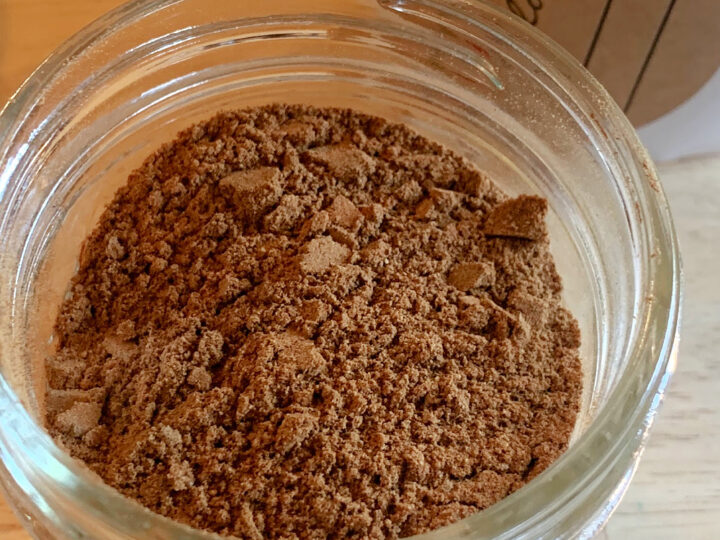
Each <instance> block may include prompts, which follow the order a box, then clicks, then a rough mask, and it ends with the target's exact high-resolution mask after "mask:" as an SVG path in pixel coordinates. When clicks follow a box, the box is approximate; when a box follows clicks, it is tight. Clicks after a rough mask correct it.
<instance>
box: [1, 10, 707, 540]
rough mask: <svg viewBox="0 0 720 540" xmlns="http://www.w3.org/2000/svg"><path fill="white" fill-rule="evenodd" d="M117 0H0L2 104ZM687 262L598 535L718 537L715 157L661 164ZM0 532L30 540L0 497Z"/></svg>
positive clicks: (615, 538) (613, 538)
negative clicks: (661, 379) (643, 422)
mask: <svg viewBox="0 0 720 540" xmlns="http://www.w3.org/2000/svg"><path fill="white" fill-rule="evenodd" d="M120 3H121V2H120V1H119V0H93V1H88V0H0V103H4V102H5V101H6V100H7V99H9V98H10V96H11V95H12V92H13V91H14V90H15V89H16V88H17V87H18V86H19V85H20V84H21V83H22V81H23V80H24V79H25V78H26V77H27V76H28V75H29V74H30V73H31V72H32V70H33V69H34V68H35V67H36V66H37V65H38V64H39V63H40V62H41V61H42V60H43V59H44V58H45V57H46V56H47V55H48V54H49V53H50V52H51V51H52V50H53V49H54V48H55V47H57V46H58V45H59V44H60V43H61V42H62V41H63V40H65V39H67V38H68V37H69V36H71V35H72V34H73V33H75V32H76V31H77V30H79V29H80V28H82V27H83V26H84V25H85V24H87V23H88V22H90V21H91V20H93V19H94V18H96V17H97V16H99V15H100V14H102V13H103V12H105V11H107V10H109V9H112V8H114V7H116V6H117V5H119V4H120ZM661 179H662V181H663V184H664V186H665V188H666V190H667V192H668V196H669V198H670V201H671V204H672V206H673V210H674V213H675V220H676V225H677V227H678V231H679V235H680V241H681V244H682V249H683V255H684V262H685V276H686V277H685V282H686V295H685V308H684V324H683V330H682V342H681V348H680V357H679V364H678V369H677V373H676V375H675V377H674V378H673V381H672V384H671V386H670V390H669V392H668V396H667V398H666V402H665V404H664V406H663V408H662V410H661V412H660V415H659V417H658V418H657V421H656V425H655V426H654V428H653V433H652V436H651V438H650V442H649V445H648V448H647V450H646V451H645V455H644V456H643V460H642V462H641V464H640V467H639V469H638V472H637V474H636V476H635V479H634V480H633V483H632V485H631V486H630V489H629V491H628V493H627V495H626V496H625V499H624V500H623V502H622V503H621V504H620V507H619V508H618V510H617V512H616V513H615V515H614V516H613V517H612V518H611V520H610V522H609V524H608V526H607V527H606V529H605V530H604V531H603V532H602V533H600V535H599V536H600V538H605V539H610V540H621V539H631V540H640V539H643V540H644V539H648V540H649V539H658V540H662V539H668V540H670V539H675V538H687V539H693V540H705V539H707V540H711V539H715V538H720V398H718V394H719V390H718V389H719V388H720V364H718V362H717V360H716V356H717V352H718V351H720V284H719V283H720V282H718V279H717V276H718V275H720V251H719V250H718V248H717V246H718V238H720V210H718V209H720V157H715V158H705V159H701V160H693V161H682V162H677V163H673V164H666V165H665V166H663V167H661ZM0 538H2V539H3V540H28V539H29V536H28V535H27V533H25V531H24V530H23V529H22V527H21V526H20V525H19V524H18V522H17V520H16V519H15V516H14V515H13V514H12V512H11V511H10V509H9V508H8V507H7V505H5V504H4V503H3V502H2V500H0Z"/></svg>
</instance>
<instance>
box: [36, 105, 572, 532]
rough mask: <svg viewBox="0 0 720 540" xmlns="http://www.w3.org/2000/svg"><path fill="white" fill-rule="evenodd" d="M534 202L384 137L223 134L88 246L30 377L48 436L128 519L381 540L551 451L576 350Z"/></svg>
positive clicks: (276, 116) (156, 182) (413, 144)
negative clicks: (106, 490)
mask: <svg viewBox="0 0 720 540" xmlns="http://www.w3.org/2000/svg"><path fill="white" fill-rule="evenodd" d="M545 212H546V202H545V201H544V200H543V199H541V198H538V197H529V196H521V197H518V198H515V199H508V198H507V197H506V196H505V195H504V194H503V193H502V192H500V191H499V190H498V189H497V188H496V187H495V186H494V185H493V184H492V183H491V182H490V181H489V180H488V179H487V178H485V177H484V176H483V175H482V174H481V173H479V172H478V171H476V170H475V169H473V168H472V167H470V166H469V165H468V164H467V163H466V162H465V161H463V160H462V159H460V158H458V157H457V156H456V155H454V154H453V153H451V152H449V151H448V150H446V149H444V148H443V147H441V146H440V145H438V144H435V143H432V142H430V141H428V140H426V139H424V138H423V137H420V136H418V135H416V134H414V133H412V132H411V131H410V130H408V129H407V128H406V127H404V126H402V125H395V124H390V123H387V122H386V121H384V120H382V119H379V118H374V117H370V116H365V115H362V114H358V113H356V112H353V111H350V110H337V109H315V108H311V107H300V106H281V105H276V106H269V107H262V108H256V109H250V110H245V111H241V112H230V113H222V114H219V115H217V116H215V117H214V118H212V119H211V120H209V121H207V122H203V123H201V124H198V125H196V126H194V127H192V128H191V129H188V130H186V131H184V132H182V133H181V134H180V135H179V137H178V138H177V139H176V140H175V141H173V142H171V143H170V144H166V145H165V146H163V147H162V148H161V149H160V150H159V151H158V152H157V153H156V154H154V155H153V156H151V157H150V158H148V159H147V161H146V162H145V163H144V164H143V165H142V167H140V168H139V169H138V170H137V171H135V172H133V173H132V174H131V176H130V178H129V182H128V184H127V185H126V186H125V187H123V188H122V189H120V190H119V192H118V193H117V195H116V197H115V199H114V200H113V202H112V203H111V204H110V205H109V207H108V208H107V210H106V211H105V213H104V214H103V216H102V218H101V220H100V223H99V225H98V226H97V228H96V229H95V231H94V232H93V233H92V235H91V236H90V237H89V238H88V239H87V241H86V243H85V245H84V248H83V251H82V255H81V260H80V268H79V271H78V273H77V275H76V276H75V278H74V279H73V282H72V286H71V294H70V296H69V298H68V299H67V300H66V302H65V303H64V305H63V306H62V310H61V313H60V315H59V317H58V320H57V333H58V336H59V346H58V350H57V354H56V355H55V356H54V357H53V358H50V359H49V360H48V362H47V375H48V391H47V419H46V420H47V425H48V428H49V430H50V432H51V434H52V435H53V436H54V437H55V438H56V439H57V440H58V441H59V442H60V443H61V444H62V445H64V446H65V448H67V449H68V450H69V452H70V453H71V454H72V455H73V456H75V457H77V458H79V459H81V460H83V461H84V462H85V463H86V464H87V465H88V466H89V467H90V468H91V469H92V470H93V471H95V472H96V473H97V474H98V475H100V476H101V477H102V478H103V479H104V480H105V481H106V482H107V483H108V484H110V485H111V486H114V487H115V488H117V489H118V490H119V491H121V492H122V493H124V494H125V495H127V496H128V497H130V498H133V499H135V500H137V501H139V502H140V503H141V504H143V505H145V506H147V507H148V508H150V509H151V510H154V511H155V512H158V513H160V514H163V515H165V516H169V517H171V518H173V519H176V520H178V521H181V522H184V523H187V524H190V525H192V526H195V527H198V528H202V529H207V530H210V531H216V532H219V533H221V534H226V535H236V536H238V537H242V538H262V537H267V538H325V537H328V538H341V537H356V538H385V537H387V538H395V537H399V536H407V535H411V534H415V533H420V532H423V531H427V530H430V529H434V528H436V527H440V526H442V525H446V524H449V523H451V522H453V521H455V520H458V519H460V518H462V517H465V516H467V515H469V514H472V513H474V512H477V511H478V510H481V509H483V508H486V507H488V506H490V505H491V504H493V503H495V502H496V501H498V500H500V499H502V498H503V497H505V496H506V495H508V494H509V493H511V492H512V491H514V490H516V489H518V488H519V487H520V486H522V485H523V484H525V483H526V482H528V481H529V480H530V479H532V478H533V477H534V476H536V475H537V474H538V473H539V472H541V471H542V470H543V469H545V468H546V467H547V466H548V465H549V464H550V463H551V462H552V461H553V460H555V459H556V458H557V457H558V456H559V455H560V454H561V453H562V452H563V451H564V450H565V448H566V447H567V444H568V439H569V437H570V434H571V432H572V430H573V427H574V424H575V419H576V415H577V412H578V407H579V400H580V394H581V368H580V361H579V358H578V346H579V340H580V336H579V331H578V326H577V323H576V321H575V320H574V319H573V317H572V316H571V315H570V314H569V313H568V311H566V310H565V309H563V308H562V307H561V306H560V292H561V283H560V278H559V277H558V275H557V273H556V271H555V267H554V264H553V261H552V259H551V257H550V253H549V251H548V239H547V233H546V229H545V224H544V215H545Z"/></svg>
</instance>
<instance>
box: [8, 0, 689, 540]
mask: <svg viewBox="0 0 720 540" xmlns="http://www.w3.org/2000/svg"><path fill="white" fill-rule="evenodd" d="M271 102H287V103H305V104H313V105H319V106H338V107H352V108H355V109H358V110H360V111H362V112H365V113H369V114H375V115H379V116H383V117H386V118H388V119H389V120H392V121H397V122H403V123H405V124H407V125H408V126H410V127H411V128H413V129H415V130H416V131H418V132H420V133H421V134H423V135H425V136H427V137H428V138H430V139H432V140H436V141H438V142H441V143H443V144H444V145H446V146H447V147H449V148H451V149H452V150H454V151H455V152H457V153H459V154H461V155H463V156H465V157H466V158H467V159H469V160H470V161H471V162H473V163H474V164H475V165H476V166H477V167H478V168H480V169H481V170H483V171H485V172H487V173H488V175H489V176H490V177H491V178H492V179H493V180H494V181H496V182H497V183H498V184H499V185H500V187H501V188H503V189H504V190H505V191H507V192H508V193H510V194H516V193H521V192H522V193H538V194H541V195H543V196H544V197H546V198H547V199H548V201H549V203H550V207H551V212H550V216H549V228H550V235H551V241H552V250H553V254H554V257H555V261H556V263H557V266H558V271H559V272H560V274H561V276H562V277H563V280H564V285H565V292H564V297H565V301H566V304H567V306H568V307H569V308H570V309H571V311H573V313H574V314H575V315H576V317H577V318H578V320H579V321H580V324H581V330H582V332H583V346H582V349H581V355H582V358H583V367H584V370H585V392H584V398H583V407H582V411H581V415H580V417H579V420H578V426H577V429H576V433H575V434H574V436H573V440H572V442H571V446H570V449H569V450H568V451H567V452H566V454H565V455H563V456H562V457H561V458H560V459H559V460H558V461H557V462H556V463H555V464H553V465H552V466H551V467H550V468H549V469H548V470H546V471H545V472H544V473H542V474H541V475H539V476H538V477H537V478H536V479H534V480H533V481H532V482H531V483H530V484H528V485H527V486H525V487H523V488H522V489H520V490H518V491H517V492H516V493H514V494H512V495H511V496H509V497H507V498H506V499H504V500H503V501H501V502H500V503H498V504H496V505H495V506H493V507H491V508H490V509H488V510H486V511H483V512H481V513H479V514H476V515H474V516H471V517H469V518H467V519H465V520H462V521H460V522H458V523H456V524H453V525H451V526H449V527H446V528H444V529H442V530H441V531H437V532H433V533H429V534H427V535H425V536H427V537H428V538H448V537H454V538H465V537H467V538H470V537H472V538H540V537H548V538H550V537H552V538H561V537H562V538H565V537H567V538H571V537H575V536H588V535H590V534H592V532H593V531H594V530H596V529H597V528H598V527H600V526H601V525H602V524H603V523H604V522H605V520H606V519H607V517H608V516H609V514H610V513H611V512H612V510H613V509H614V507H615V506H616V504H617V502H618V501H619V498H620V497H621V495H622V493H623V492H624V489H625V488H626V486H627V483H628V482H629V480H630V478H631V476H632V473H633V471H634V468H635V466H636V464H637V460H638V459H639V456H640V453H641V450H642V447H643V444H644V440H645V437H646V434H647V432H648V429H649V427H650V425H651V424H652V421H653V417H654V414H655V411H656V410H657V407H658V404H659V402H660V399H661V397H662V394H663V391H664V388H665V385H666V383H667V379H668V377H669V375H670V373H671V372H672V368H673V362H674V351H675V342H676V339H677V323H678V312H679V296H680V293H679V281H680V268H679V256H678V253H677V244H676V240H675V235H674V231H673V228H672V223H671V219H670V215H669V211H668V207H667V204H666V201H665V199H664V197H663V195H662V192H661V189H660V187H659V185H658V182H657V179H656V176H655V172H654V169H653V165H652V163H651V162H650V161H649V159H648V157H647V155H646V153H645V151H644V150H643V149H642V147H641V145H640V144H639V142H638V140H637V137H636V135H635V133H634V130H633V129H632V128H631V126H630V125H629V124H628V122H627V120H626V119H625V117H624V116H623V114H622V113H621V112H620V110H619V109H618V108H617V106H616V105H615V104H614V103H613V102H612V100H611V98H610V97H609V96H608V95H607V93H606V92H605V91H604V90H603V89H602V88H601V87H600V86H599V85H598V84H597V82H596V81H594V79H592V77H591V76H590V75H589V74H588V73H587V72H586V71H585V70H584V69H583V68H582V67H581V66H580V65H579V64H578V63H577V62H576V61H575V60H574V59H572V58H571V57H569V55H568V54H567V53H565V52H564V51H562V50H561V49H559V48H558V47H557V46H556V45H554V44H553V43H552V42H550V41H549V40H548V38H546V37H544V36H543V35H542V34H540V33H539V32H537V31H535V30H534V29H533V28H532V27H530V26H528V25H526V24H525V23H524V22H522V21H520V20H517V19H515V18H512V17H511V16H508V15H506V14H503V13H501V12H500V11H498V10H496V9H495V8H492V7H489V6H486V5H484V4H481V3H473V4H469V3H467V2H463V1H444V2H434V1H430V0H425V1H422V0H381V1H373V0H347V1H344V2H335V1H330V0H325V1H322V0H316V1H310V0H302V1H300V0H298V1H296V2H282V1H279V0H265V1H263V2H253V3H249V2H242V3H240V2H224V3H212V2H207V1H204V0H173V1H165V2H151V1H139V2H134V3H130V4H127V5H126V6H124V7H122V8H120V9H118V10H116V11H114V12H112V13H110V14H108V15H106V16H105V17H103V18H102V19H100V20H98V21H97V22H95V23H93V24H92V25H91V26H89V27H88V28H86V29H85V30H83V31H82V32H81V33H80V34H78V35H76V36H75V37H74V38H72V39H71V40H70V41H68V42H67V43H66V44H65V45H63V47H61V48H60V49H59V50H58V51H57V52H56V53H55V54H54V55H53V56H52V57H50V58H49V59H48V60H47V61H46V62H45V63H44V64H43V65H42V66H41V67H40V68H39V69H38V70H37V71H36V72H35V73H34V74H33V76H32V77H31V78H30V79H29V80H28V81H27V82H26V83H25V85H24V86H23V87H22V88H21V89H20V90H19V91H18V93H16V95H15V96H14V97H13V98H12V100H11V101H10V103H9V104H8V105H7V106H6V108H5V109H4V111H3V112H2V115H0V370H1V376H2V379H1V380H0V457H1V458H2V461H3V463H4V467H3V470H2V471H0V472H1V474H0V476H1V477H2V484H3V485H4V488H5V490H6V492H7V493H8V494H9V497H10V499H11V501H12V503H13V504H14V505H15V507H16V509H18V510H19V512H20V513H21V517H22V518H23V519H25V520H26V521H27V522H28V523H30V525H31V527H33V528H34V530H35V531H36V535H37V536H38V537H57V538H80V537H87V536H89V537H93V538H108V539H112V538H126V537H128V536H130V537H136V538H154V539H164V538H167V539H170V538H173V539H178V538H188V539H190V538H213V537H215V536H213V535H210V534H206V533H201V532H199V531H195V530H192V529H190V528H188V527H185V526H183V525H180V524H177V523H174V522H172V521H170V520H168V519H166V518H163V517H160V516H157V515H155V514H153V513H151V512H149V511H148V510H146V509H144V508H142V507H140V506H139V505H137V504H136V503H134V502H132V501H130V500H128V499H125V498H123V497H122V496H121V495H120V494H118V493H117V492H115V491H114V490H112V489H111V488H109V487H107V486H105V485H104V484H102V483H101V482H100V481H99V480H98V479H97V478H96V477H94V476H92V475H91V474H90V473H89V472H87V471H86V470H84V469H83V467H82V466H81V465H79V464H78V463H77V462H75V461H73V460H72V459H71V458H70V457H69V456H67V455H66V454H65V453H63V452H62V451H61V450H60V449H59V448H57V447H56V446H55V444H54V443H53V441H52V440H51V439H50V438H49V437H48V436H47V434H46V433H45V432H44V430H43V429H42V427H41V426H42V421H41V409H42V402H41V401H42V396H43V385H44V383H43V381H42V371H43V370H42V362H43V359H44V358H45V357H46V356H47V354H49V352H50V351H52V347H53V343H52V325H53V321H54V318H55V315H56V313H57V308H58V306H59V304H60V302H61V301H62V298H63V295H64V294H65V290H66V287H67V283H68V281H69V279H70V277H71V276H72V274H73V273H74V271H75V269H76V260H77V257H78V254H79V250H80V246H81V242H82V240H83V238H85V236H86V235H87V234H88V233H89V232H90V231H91V230H92V228H93V226H94V224H95V223H96V221H97V218H98V217H99V215H100V213H101V212H102V210H103V208H104V205H105V204H106V203H107V202H109V201H110V199H111V198H112V196H113V194H114V192H115V190H116V189H117V188H118V187H120V186H121V185H122V184H124V182H125V181H126V179H127V175H128V173H129V172H130V171H132V170H133V169H134V168H135V167H137V166H138V165H140V163H141V162H142V160H143V159H144V158H145V157H146V156H147V155H149V154H150V153H152V152H153V151H154V150H155V149H156V148H157V147H158V146H159V144H161V143H162V142H164V141H167V140H170V139H172V138H173V136H174V135H175V134H176V133H177V131H179V130H180V129H182V128H184V127H187V126H188V125H190V124H192V123H193V122H196V121H198V120H201V119H204V118H207V117H209V116H211V115H212V114H214V113H215V112H217V111H218V110H222V109H238V108H244V107H249V106H254V105H260V104H267V103H271Z"/></svg>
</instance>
